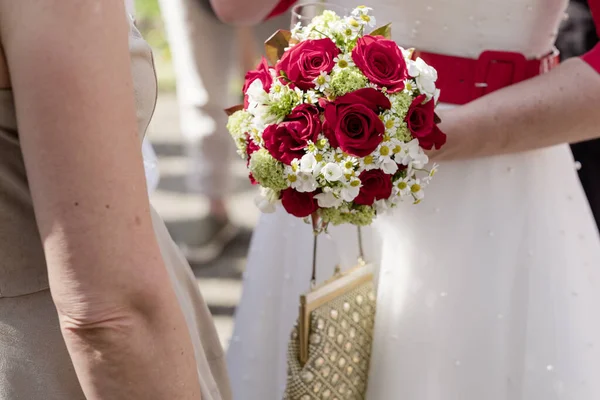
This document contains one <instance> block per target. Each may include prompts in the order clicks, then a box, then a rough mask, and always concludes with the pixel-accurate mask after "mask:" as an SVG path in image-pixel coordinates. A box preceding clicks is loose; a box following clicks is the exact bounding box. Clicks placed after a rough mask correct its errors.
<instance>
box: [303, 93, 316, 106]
mask: <svg viewBox="0 0 600 400" xmlns="http://www.w3.org/2000/svg"><path fill="white" fill-rule="evenodd" d="M304 101H305V102H306V103H308V104H317V103H318V102H319V96H318V95H317V92H315V91H314V90H307V91H306V93H305V94H304Z"/></svg>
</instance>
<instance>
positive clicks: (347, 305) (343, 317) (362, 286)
mask: <svg viewBox="0 0 600 400" xmlns="http://www.w3.org/2000/svg"><path fill="white" fill-rule="evenodd" d="M301 304H302V306H301V312H300V317H299V319H298V322H297V324H296V326H295V328H294V330H293V332H292V337H291V340H290V343H289V346H288V379H287V387H286V391H285V394H284V398H283V399H284V400H316V399H319V400H321V399H326V400H328V399H330V400H342V399H352V400H363V399H364V398H365V395H366V389H367V380H368V374H369V361H370V358H371V345H372V342H373V328H374V322H375V309H376V296H375V288H374V283H373V275H372V266H371V265H361V266H359V267H357V268H355V269H354V270H351V271H349V272H348V273H346V274H344V275H342V276H337V277H334V278H333V279H332V280H331V281H329V282H327V283H325V284H324V285H323V286H322V287H319V288H317V289H315V290H313V291H312V292H311V293H309V294H308V295H306V296H303V297H302V299H301Z"/></svg>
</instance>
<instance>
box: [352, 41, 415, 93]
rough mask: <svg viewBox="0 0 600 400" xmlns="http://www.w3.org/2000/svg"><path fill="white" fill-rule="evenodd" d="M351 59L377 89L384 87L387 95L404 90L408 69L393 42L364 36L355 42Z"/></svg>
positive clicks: (400, 51) (400, 52)
mask: <svg viewBox="0 0 600 400" xmlns="http://www.w3.org/2000/svg"><path fill="white" fill-rule="evenodd" d="M352 59H353V60H354V64H356V66H357V67H358V68H359V69H360V70H361V71H362V73H363V74H365V76H366V77H367V78H368V79H369V81H371V82H372V83H374V84H376V85H377V86H378V87H380V88H383V87H386V88H387V91H388V92H389V93H396V92H399V91H401V90H403V89H404V81H405V80H406V78H408V69H407V67H406V61H404V55H403V54H402V50H400V48H399V47H398V45H397V44H396V42H394V41H393V40H388V39H385V38H383V37H382V36H370V35H365V36H363V37H362V38H360V39H358V41H357V42H356V47H355V48H354V50H352Z"/></svg>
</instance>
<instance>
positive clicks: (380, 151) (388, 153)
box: [373, 141, 394, 162]
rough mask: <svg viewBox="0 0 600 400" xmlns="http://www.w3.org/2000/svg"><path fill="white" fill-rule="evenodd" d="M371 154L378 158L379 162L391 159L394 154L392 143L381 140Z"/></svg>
mask: <svg viewBox="0 0 600 400" xmlns="http://www.w3.org/2000/svg"><path fill="white" fill-rule="evenodd" d="M373 155H374V156H376V157H377V158H379V161H380V162H383V161H386V160H391V159H392V156H393V155H394V152H393V145H392V143H391V142H390V141H385V142H381V143H380V144H379V146H377V149H376V150H375V151H374V152H373Z"/></svg>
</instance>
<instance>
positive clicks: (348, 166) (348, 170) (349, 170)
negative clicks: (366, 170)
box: [341, 157, 359, 176]
mask: <svg viewBox="0 0 600 400" xmlns="http://www.w3.org/2000/svg"><path fill="white" fill-rule="evenodd" d="M358 165H359V162H358V160H357V159H356V158H355V157H346V158H345V159H344V160H342V162H341V167H342V171H343V172H344V175H350V176H353V175H354V174H355V173H356V167H357V166H358Z"/></svg>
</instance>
